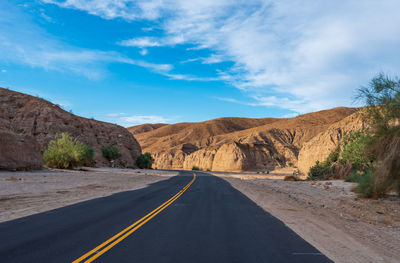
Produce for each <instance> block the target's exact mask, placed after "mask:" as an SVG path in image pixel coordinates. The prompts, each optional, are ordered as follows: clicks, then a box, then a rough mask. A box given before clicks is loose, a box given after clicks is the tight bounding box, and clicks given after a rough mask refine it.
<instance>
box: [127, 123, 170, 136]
mask: <svg viewBox="0 0 400 263" xmlns="http://www.w3.org/2000/svg"><path fill="white" fill-rule="evenodd" d="M166 125H168V124H165V123H155V124H151V123H146V124H141V125H137V126H132V127H129V128H128V131H129V132H130V133H132V134H138V133H143V132H149V131H152V130H155V129H158V128H161V127H163V126H166Z"/></svg>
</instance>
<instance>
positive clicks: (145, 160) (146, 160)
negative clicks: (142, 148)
mask: <svg viewBox="0 0 400 263" xmlns="http://www.w3.org/2000/svg"><path fill="white" fill-rule="evenodd" d="M153 163H154V159H153V157H152V156H151V154H150V153H149V152H146V153H144V154H141V155H139V156H138V157H137V158H136V165H137V166H138V167H139V168H140V169H150V168H151V166H152V165H153Z"/></svg>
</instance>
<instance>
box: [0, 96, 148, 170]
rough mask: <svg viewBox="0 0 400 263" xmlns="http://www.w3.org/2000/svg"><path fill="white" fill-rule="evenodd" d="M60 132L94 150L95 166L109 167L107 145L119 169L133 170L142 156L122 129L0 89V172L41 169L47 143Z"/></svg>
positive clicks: (133, 139) (36, 99) (131, 136)
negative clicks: (104, 150) (116, 157)
mask: <svg viewBox="0 0 400 263" xmlns="http://www.w3.org/2000/svg"><path fill="white" fill-rule="evenodd" d="M62 132H68V133H70V134H71V135H72V136H73V137H75V138H77V139H78V140H80V141H82V142H84V143H86V144H88V145H89V146H91V147H93V150H94V160H95V162H96V166H107V165H109V162H108V160H106V159H105V158H104V157H103V155H102V152H101V148H102V147H103V146H106V145H115V146H117V147H118V149H119V152H120V154H121V157H120V158H119V160H118V162H117V165H119V166H135V159H136V157H137V156H138V155H139V154H140V153H141V148H140V145H139V144H138V143H137V141H136V139H135V138H134V137H133V135H132V134H131V133H129V132H128V131H127V130H126V129H125V128H123V127H121V126H118V125H115V124H111V123H106V122H101V121H97V120H92V119H86V118H82V117H79V116H76V115H74V114H71V113H69V112H67V111H65V110H63V109H61V108H60V107H59V106H57V105H55V104H53V103H51V102H49V101H46V100H43V99H40V98H37V97H33V96H30V95H27V94H23V93H19V92H15V91H11V90H7V89H3V88H0V144H1V146H0V169H32V168H40V167H41V166H42V153H43V151H44V150H45V148H46V147H47V145H48V142H49V141H50V140H51V139H53V138H54V136H55V135H56V134H60V133H62Z"/></svg>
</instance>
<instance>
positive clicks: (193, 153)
mask: <svg viewBox="0 0 400 263" xmlns="http://www.w3.org/2000/svg"><path fill="white" fill-rule="evenodd" d="M357 111H358V109H356V108H346V107H339V108H334V109H331V110H324V111H319V112H314V113H308V114H304V115H300V116H297V117H295V118H289V119H278V118H264V119H250V118H220V119H215V120H210V121H205V122H199V123H178V124H171V125H164V126H162V127H158V128H157V129H153V130H150V131H144V132H138V130H139V129H137V128H135V126H134V127H130V128H128V129H129V130H130V131H135V132H136V133H135V137H136V138H137V140H138V141H139V143H140V145H141V146H142V149H143V152H150V153H151V154H152V155H153V156H154V158H155V163H154V165H153V167H155V168H158V169H192V167H193V166H198V167H199V168H201V169H204V170H206V169H209V170H212V171H246V170H250V171H251V170H252V171H260V170H263V171H265V170H269V171H271V170H274V169H277V168H282V167H287V166H293V167H296V166H297V167H298V168H299V169H300V171H301V172H302V173H307V172H308V169H309V168H310V166H311V165H313V164H314V163H315V161H316V160H318V159H320V160H323V159H325V158H326V156H327V155H328V154H329V153H330V151H331V150H332V148H334V146H335V145H336V144H337V143H338V140H339V139H340V138H341V136H342V135H343V133H344V132H345V131H351V130H355V129H358V128H359V127H361V120H360V118H359V117H358V116H357V114H356V112H357ZM136 127H137V126H136Z"/></svg>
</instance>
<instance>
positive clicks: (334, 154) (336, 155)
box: [324, 146, 340, 166]
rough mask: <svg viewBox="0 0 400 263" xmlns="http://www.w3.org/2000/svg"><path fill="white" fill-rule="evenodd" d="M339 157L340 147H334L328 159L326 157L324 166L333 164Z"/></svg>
mask: <svg viewBox="0 0 400 263" xmlns="http://www.w3.org/2000/svg"><path fill="white" fill-rule="evenodd" d="M339 155H340V146H338V147H336V149H335V150H333V151H332V152H331V153H330V154H329V155H328V157H326V159H325V161H324V164H325V166H329V165H331V164H333V163H335V162H337V161H338V159H339Z"/></svg>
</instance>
